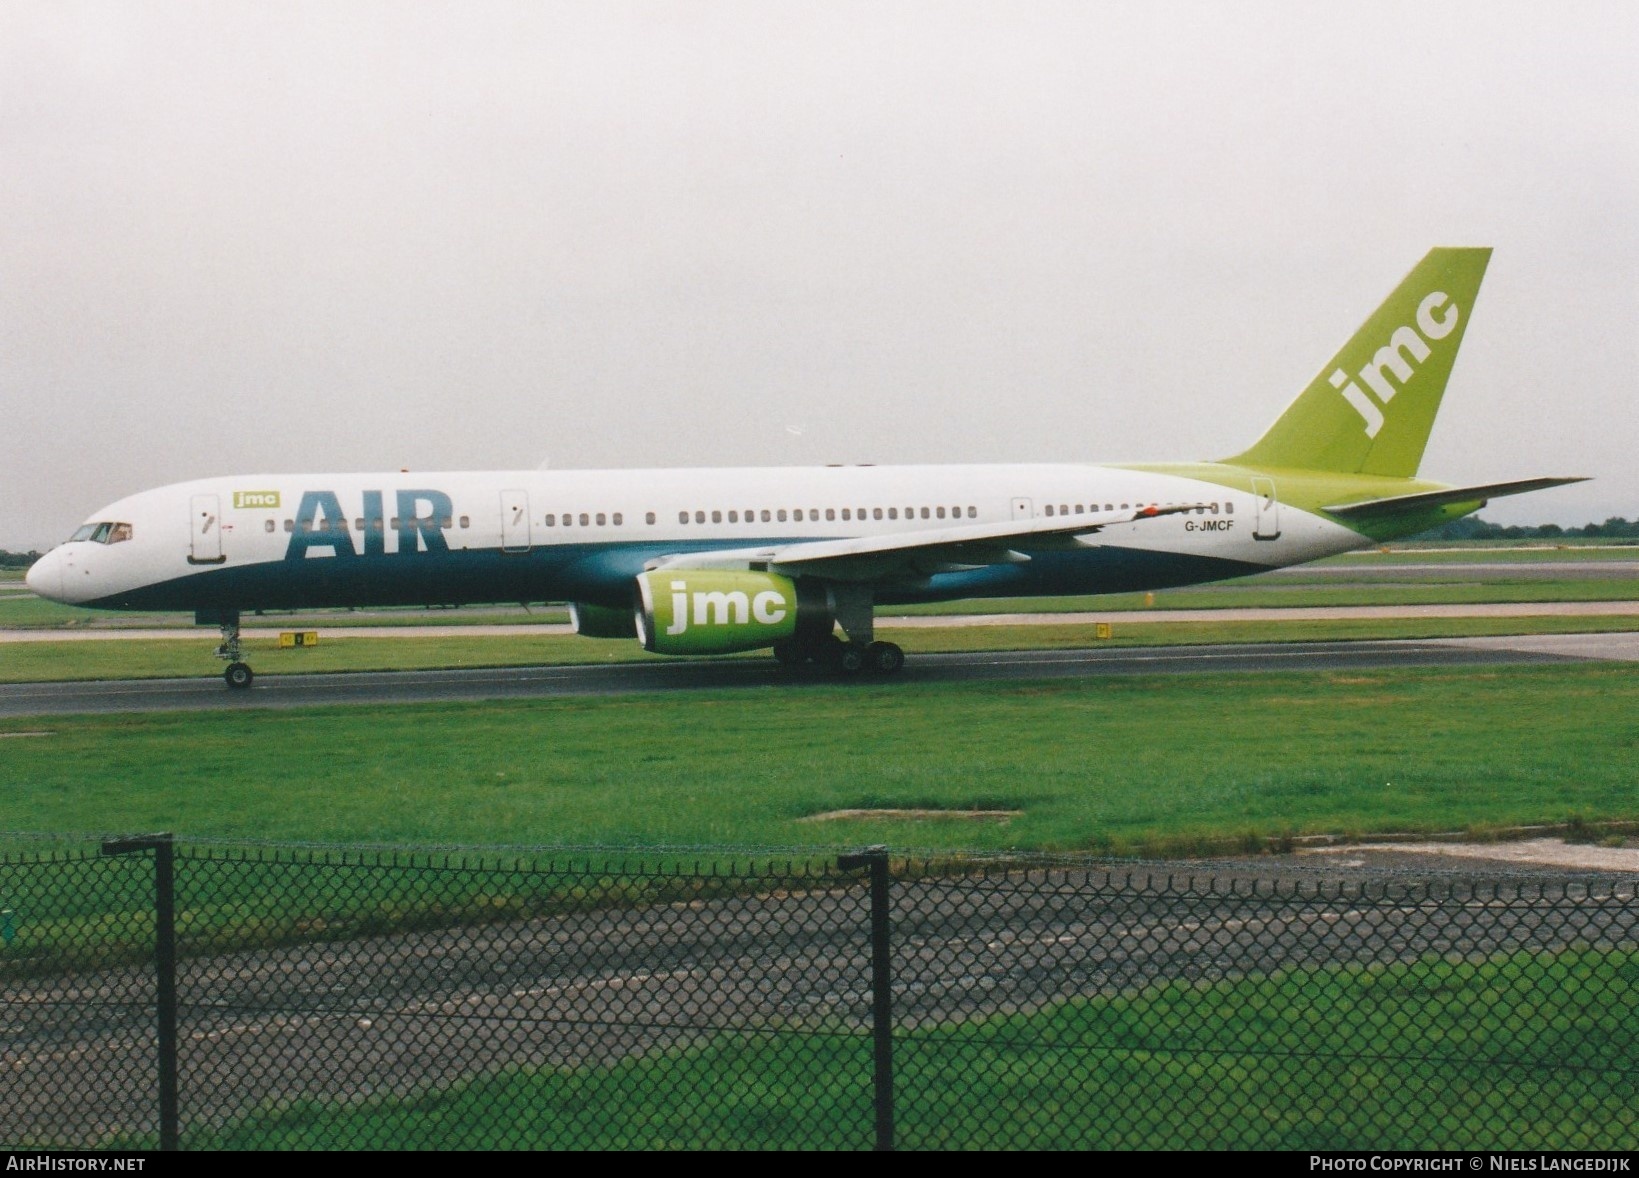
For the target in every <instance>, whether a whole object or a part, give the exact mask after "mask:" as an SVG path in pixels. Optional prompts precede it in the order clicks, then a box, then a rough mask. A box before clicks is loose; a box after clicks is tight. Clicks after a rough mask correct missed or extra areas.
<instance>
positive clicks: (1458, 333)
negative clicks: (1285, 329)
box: [1226, 249, 1491, 478]
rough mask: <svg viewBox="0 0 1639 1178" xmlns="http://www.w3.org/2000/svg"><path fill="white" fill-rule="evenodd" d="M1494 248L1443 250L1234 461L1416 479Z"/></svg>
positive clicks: (1429, 258)
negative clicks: (1441, 399) (1267, 429)
mask: <svg viewBox="0 0 1639 1178" xmlns="http://www.w3.org/2000/svg"><path fill="white" fill-rule="evenodd" d="M1490 260H1491V251H1490V250H1489V249H1435V250H1430V251H1429V253H1428V256H1427V257H1425V258H1424V259H1423V260H1422V261H1421V262H1419V263H1418V264H1417V267H1416V269H1414V270H1413V271H1412V272H1411V273H1410V274H1408V275H1406V277H1405V280H1404V281H1403V282H1401V283H1400V285H1399V286H1398V287H1396V288H1395V291H1394V293H1393V294H1391V295H1390V296H1389V297H1388V298H1387V299H1386V300H1385V301H1384V303H1383V305H1382V306H1381V307H1379V308H1377V310H1376V312H1375V313H1374V314H1373V315H1372V317H1371V318H1370V319H1368V320H1366V323H1365V325H1364V326H1363V327H1361V329H1360V330H1359V331H1357V332H1355V334H1354V338H1353V339H1351V340H1350V341H1349V342H1348V343H1346V344H1344V345H1343V348H1342V350H1341V351H1339V352H1338V354H1337V355H1336V356H1334V357H1332V361H1331V363H1329V364H1327V365H1326V367H1325V368H1323V369H1322V370H1321V372H1320V375H1319V376H1317V377H1315V379H1314V380H1312V381H1310V382H1309V387H1308V388H1306V389H1304V390H1303V392H1302V393H1301V394H1300V395H1299V396H1298V399H1297V400H1296V401H1294V402H1292V405H1291V407H1290V408H1288V409H1287V410H1286V412H1285V413H1283V414H1281V416H1280V419H1279V420H1278V421H1276V422H1275V424H1274V425H1272V426H1270V427H1269V432H1268V433H1266V434H1264V435H1263V437H1262V438H1260V439H1258V442H1257V444H1256V445H1254V446H1253V447H1252V448H1251V449H1250V450H1248V451H1246V452H1245V453H1244V454H1238V455H1236V456H1235V457H1234V458H1230V459H1227V460H1226V461H1228V462H1231V463H1236V464H1241V465H1247V466H1272V467H1291V468H1296V469H1299V470H1320V471H1333V472H1337V473H1340V474H1372V475H1385V476H1388V477H1392V478H1410V477H1412V476H1413V475H1415V474H1416V473H1417V465H1418V463H1420V462H1421V461H1422V460H1423V449H1424V447H1426V446H1427V445H1428V435H1429V430H1430V429H1431V428H1433V425H1434V414H1435V412H1436V411H1437V410H1438V409H1439V408H1440V398H1441V396H1442V395H1444V393H1445V388H1446V379H1447V377H1449V376H1450V375H1451V366H1452V363H1453V362H1454V361H1455V360H1456V359H1457V347H1458V345H1460V344H1461V343H1462V341H1463V332H1464V330H1466V328H1467V327H1468V317H1469V315H1470V313H1471V312H1472V311H1473V309H1474V297H1475V295H1477V294H1478V293H1479V289H1480V279H1482V278H1483V277H1485V267H1486V264H1487V263H1488V262H1490Z"/></svg>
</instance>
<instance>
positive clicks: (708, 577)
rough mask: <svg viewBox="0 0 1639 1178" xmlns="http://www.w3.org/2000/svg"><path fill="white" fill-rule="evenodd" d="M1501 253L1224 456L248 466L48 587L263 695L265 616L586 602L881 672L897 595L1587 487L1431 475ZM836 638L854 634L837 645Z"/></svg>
mask: <svg viewBox="0 0 1639 1178" xmlns="http://www.w3.org/2000/svg"><path fill="white" fill-rule="evenodd" d="M1490 257H1491V251H1490V250H1489V249H1436V250H1432V251H1431V252H1430V253H1429V254H1428V256H1427V257H1425V258H1424V259H1423V260H1422V261H1421V262H1420V263H1418V265H1417V267H1416V269H1414V270H1413V271H1412V272H1411V273H1410V274H1409V275H1407V277H1406V278H1405V280H1404V281H1403V282H1401V284H1400V285H1399V287H1398V288H1396V290H1395V291H1394V293H1393V294H1391V295H1390V296H1389V298H1388V300H1387V301H1386V302H1384V303H1383V305H1382V306H1381V307H1379V308H1378V309H1377V311H1376V312H1375V313H1374V314H1373V315H1372V317H1371V318H1370V319H1368V320H1367V321H1366V323H1365V325H1364V326H1363V327H1361V329H1360V330H1359V331H1358V332H1356V333H1355V335H1354V337H1353V338H1352V339H1350V340H1349V341H1348V342H1347V343H1346V344H1344V345H1343V348H1342V349H1341V350H1340V351H1339V352H1338V353H1337V355H1335V356H1333V357H1332V359H1331V360H1330V361H1329V362H1328V363H1327V364H1326V365H1325V366H1324V367H1323V368H1322V369H1321V371H1320V374H1319V375H1318V376H1316V377H1315V379H1314V380H1313V381H1311V382H1310V384H1309V386H1308V387H1307V388H1306V389H1304V390H1303V392H1302V393H1300V394H1299V396H1298V398H1297V400H1296V401H1294V402H1293V403H1292V405H1291V407H1290V408H1288V409H1287V410H1286V412H1285V413H1283V414H1282V415H1281V417H1280V418H1279V420H1277V421H1276V422H1275V424H1274V425H1273V426H1271V427H1270V429H1269V431H1268V432H1267V433H1266V434H1264V436H1263V437H1262V438H1261V439H1259V440H1258V442H1257V443H1256V444H1255V445H1253V446H1252V448H1251V449H1249V450H1245V451H1243V452H1242V453H1240V454H1237V455H1235V456H1234V457H1232V458H1226V459H1223V460H1222V461H1218V462H1193V463H1144V464H1133V465H1120V466H1091V465H1007V466H827V467H820V468H798V467H791V468H785V467H766V468H748V469H732V470H727V469H698V470H689V469H672V470H607V471H550V472H543V471H505V472H493V471H490V472H469V473H451V474H404V473H398V474H362V475H361V474H333V475H324V474H320V475H275V474H253V475H234V476H230V477H225V478H214V479H201V480H197V481H194V482H188V483H178V484H175V485H172V486H168V487H161V488H160V489H158V490H154V491H144V492H142V493H141V494H137V495H132V496H130V497H129V498H126V499H121V500H119V501H118V502H117V503H113V504H111V505H109V506H108V507H105V508H103V509H102V510H100V511H98V512H96V513H95V514H94V515H93V516H92V517H91V519H90V520H88V521H87V522H86V523H85V524H84V525H82V526H81V527H80V529H79V530H78V531H76V532H75V533H74V535H73V536H71V537H70V538H69V540H68V542H67V543H66V544H62V545H60V546H59V547H57V548H55V549H53V550H52V551H51V552H49V553H47V554H46V555H45V556H44V557H43V558H41V559H40V560H39V561H38V562H37V563H36V564H35V565H34V567H33V568H32V569H31V570H30V571H29V574H28V584H29V587H30V588H32V589H33V590H34V591H35V592H36V593H38V594H40V595H41V596H42V597H48V598H51V599H52V600H55V601H61V602H67V603H70V604H73V605H82V606H91V607H95V608H99V609H123V610H192V611H193V612H194V616H195V620H196V621H197V622H199V623H200V624H207V625H217V626H220V627H221V630H222V643H221V645H220V647H219V648H218V650H217V654H218V656H219V657H221V658H223V659H225V660H226V661H227V663H228V666H227V669H226V671H225V673H224V678H225V679H226V680H227V683H228V686H230V687H234V688H247V687H249V686H250V685H251V679H252V675H251V669H250V667H249V666H248V665H246V663H245V662H244V661H243V658H242V655H241V648H240V636H239V619H240V617H241V616H242V615H243V614H244V613H245V612H247V611H254V610H290V609H313V608H324V607H339V606H384V605H466V604H476V603H486V602H539V601H568V602H570V603H572V605H571V612H572V615H573V618H574V623H575V628H576V630H577V631H578V632H579V633H581V634H585V635H588V636H590V637H596V638H620V637H627V638H632V637H635V638H636V639H637V640H638V641H640V642H641V643H642V644H643V646H644V647H645V648H646V649H648V650H651V651H658V652H660V653H662V654H675V655H713V654H724V653H728V652H733V651H745V650H758V649H765V648H771V649H772V651H773V654H774V657H775V658H776V659H778V660H779V661H781V662H782V663H800V662H808V661H813V662H819V663H822V664H825V665H828V666H830V667H833V668H835V669H836V670H837V671H839V672H842V673H857V672H861V671H864V672H867V673H874V674H889V673H892V672H894V671H897V670H898V669H899V668H900V666H901V665H902V664H903V663H904V654H903V653H902V652H901V651H900V649H899V647H897V646H895V645H894V644H893V643H891V642H880V641H876V640H875V637H874V635H873V633H872V616H873V611H874V610H875V608H876V607H877V606H879V605H898V604H903V603H908V602H924V601H949V600H953V599H958V598H972V597H1003V596H1006V597H1022V596H1031V595H1045V594H1095V593H1114V592H1122V591H1130V590H1144V589H1161V588H1166V587H1169V586H1176V585H1189V584H1194V583H1197V582H1203V581H1217V580H1222V579H1224V578H1227V577H1240V576H1245V575H1247V574H1249V573H1261V572H1265V571H1267V570H1269V569H1275V568H1281V567H1283V566H1286V565H1292V564H1298V563H1301V562H1303V561H1310V560H1315V559H1317V558H1319V557H1323V556H1331V555H1333V554H1335V553H1339V552H1347V551H1349V550H1350V549H1354V548H1362V547H1365V546H1368V545H1372V544H1377V543H1380V542H1382V541H1385V540H1390V539H1393V538H1395V537H1398V536H1407V535H1411V534H1414V533H1416V532H1421V531H1423V530H1425V529H1427V528H1430V527H1433V526H1435V525H1437V524H1440V523H1443V522H1445V521H1446V520H1451V519H1456V518H1457V517H1459V516H1463V515H1467V514H1468V513H1469V512H1472V511H1477V510H1478V509H1479V508H1481V507H1483V506H1484V505H1485V503H1486V501H1487V500H1488V499H1491V498H1494V497H1496V496H1500V495H1513V494H1518V493H1520V492H1522V491H1534V490H1539V489H1541V488H1544V487H1552V486H1557V485H1560V484H1563V483H1570V482H1577V481H1580V480H1578V479H1572V478H1534V479H1526V480H1523V481H1517V482H1502V483H1490V484H1486V485H1483V486H1470V487H1452V486H1447V485H1444V484H1441V483H1435V482H1428V481H1425V480H1422V479H1419V478H1418V477H1417V468H1418V464H1419V463H1420V462H1421V460H1422V457H1423V450H1424V447H1425V445H1426V444H1427V442H1428V436H1429V430H1430V428H1431V427H1432V426H1433V424H1434V415H1435V411H1436V410H1437V409H1438V408H1439V405H1440V399H1441V396H1442V395H1443V394H1444V392H1445V388H1446V380H1447V378H1448V377H1449V376H1450V374H1451V367H1452V363H1453V362H1454V361H1455V360H1456V358H1457V348H1458V346H1459V345H1460V344H1461V343H1462V339H1463V332H1464V331H1465V330H1466V328H1467V326H1468V319H1469V316H1470V315H1471V314H1472V312H1473V308H1474V298H1475V295H1476V294H1477V293H1478V291H1479V287H1480V279H1481V278H1482V277H1483V276H1484V274H1485V268H1486V264H1487V263H1488V262H1489V261H1490ZM838 630H840V631H841V634H840V635H839V634H838V633H837V631H838Z"/></svg>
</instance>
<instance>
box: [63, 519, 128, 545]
mask: <svg viewBox="0 0 1639 1178" xmlns="http://www.w3.org/2000/svg"><path fill="white" fill-rule="evenodd" d="M130 538H131V525H130V524H118V523H111V522H108V521H99V522H97V523H94V524H81V525H80V527H79V529H78V530H77V531H76V532H75V533H74V534H73V535H72V536H70V537H69V538H68V542H69V543H70V544H72V543H74V541H76V540H89V541H91V542H92V543H93V544H118V543H119V542H120V541H122V540H129V539H130Z"/></svg>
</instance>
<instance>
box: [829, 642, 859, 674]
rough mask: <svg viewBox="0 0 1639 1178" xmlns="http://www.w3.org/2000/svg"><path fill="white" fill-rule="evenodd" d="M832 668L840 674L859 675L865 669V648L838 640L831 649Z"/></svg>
mask: <svg viewBox="0 0 1639 1178" xmlns="http://www.w3.org/2000/svg"><path fill="white" fill-rule="evenodd" d="M830 663H831V669H832V670H833V671H835V672H836V673H837V674H839V675H857V674H859V673H860V672H861V671H863V670H864V669H865V648H864V647H863V646H855V645H854V644H853V643H852V642H838V643H837V645H836V646H834V647H833V648H832V651H831V659H830Z"/></svg>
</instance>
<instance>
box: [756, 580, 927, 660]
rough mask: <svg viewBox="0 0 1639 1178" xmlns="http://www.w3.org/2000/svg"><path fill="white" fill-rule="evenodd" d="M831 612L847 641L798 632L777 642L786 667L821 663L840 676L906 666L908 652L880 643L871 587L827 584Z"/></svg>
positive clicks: (776, 654) (777, 656)
mask: <svg viewBox="0 0 1639 1178" xmlns="http://www.w3.org/2000/svg"><path fill="white" fill-rule="evenodd" d="M826 591H827V595H828V597H829V604H830V606H831V612H832V614H833V615H834V616H835V618H836V624H837V625H839V626H841V627H842V630H843V633H845V634H847V635H848V637H847V639H846V640H844V639H842V638H840V637H839V636H837V635H836V634H834V633H825V634H809V635H804V634H801V633H799V634H797V635H795V636H793V637H791V638H785V639H782V640H781V641H779V642H776V643H775V644H774V657H775V659H777V660H778V661H779V663H780V664H781V665H782V666H787V667H795V666H800V665H801V664H803V663H810V662H811V663H818V664H819V665H820V666H822V667H825V668H826V669H827V670H830V671H832V672H833V673H835V674H838V675H858V674H860V673H861V672H863V673H865V674H868V675H892V674H894V673H896V672H897V671H898V670H899V669H900V668H901V667H903V666H904V665H905V652H904V651H902V650H900V649H899V647H898V646H897V645H895V644H894V643H892V642H878V641H876V636H875V635H874V634H873V633H872V630H873V624H874V616H873V615H874V606H875V602H874V601H873V600H872V598H871V590H870V588H869V587H868V586H863V585H849V584H833V585H830V586H828V587H827V590H826Z"/></svg>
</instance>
